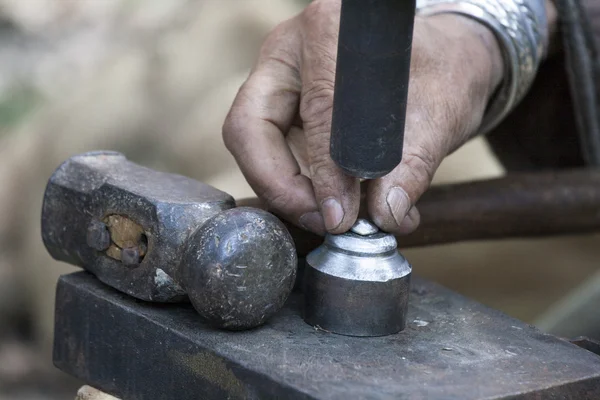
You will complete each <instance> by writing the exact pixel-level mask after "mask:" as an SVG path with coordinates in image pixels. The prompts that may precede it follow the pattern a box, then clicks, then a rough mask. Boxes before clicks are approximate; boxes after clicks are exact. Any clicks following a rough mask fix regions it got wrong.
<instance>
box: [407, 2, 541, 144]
mask: <svg viewBox="0 0 600 400" xmlns="http://www.w3.org/2000/svg"><path fill="white" fill-rule="evenodd" d="M443 13H455V14H461V15H464V16H467V17H470V18H473V19H475V20H477V21H479V22H481V23H482V24H484V25H486V26H487V27H488V28H489V29H490V30H492V32H493V33H494V34H495V36H496V38H497V40H498V42H499V44H500V47H501V50H502V54H503V58H504V65H505V77H504V80H503V83H502V85H501V87H500V88H499V90H498V92H497V94H496V95H495V97H494V99H493V100H492V102H491V103H490V104H489V106H488V109H487V110H486V113H485V115H484V117H483V121H482V123H481V126H480V133H481V134H485V133H487V132H489V131H490V130H491V129H493V128H494V127H496V126H497V125H498V124H499V123H500V122H501V121H502V120H503V119H504V118H505V117H506V115H507V114H508V113H509V112H511V111H512V110H513V108H514V107H515V106H516V105H517V104H518V103H519V102H520V101H521V100H522V99H523V97H525V94H526V93H527V91H528V90H529V88H530V86H531V84H532V83H533V80H534V79H535V76H536V74H537V70H538V67H539V65H540V62H541V60H542V59H543V57H544V55H545V52H546V47H547V18H546V9H545V4H544V0H417V14H418V15H435V14H443Z"/></svg>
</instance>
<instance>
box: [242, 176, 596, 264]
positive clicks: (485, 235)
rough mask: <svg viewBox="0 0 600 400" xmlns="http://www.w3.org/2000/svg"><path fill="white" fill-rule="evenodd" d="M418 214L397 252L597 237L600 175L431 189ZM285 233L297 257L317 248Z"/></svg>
mask: <svg viewBox="0 0 600 400" xmlns="http://www.w3.org/2000/svg"><path fill="white" fill-rule="evenodd" d="M254 204H257V203H256V200H254ZM417 208H418V209H419V211H420V213H421V224H420V226H419V228H418V229H417V230H416V231H415V232H413V233H412V234H410V235H406V236H398V237H397V238H398V245H399V247H400V248H407V247H421V246H430V245H436V244H444V243H453V242H461V241H469V240H489V239H503V238H511V237H512V238H514V237H539V236H552V235H559V234H578V233H588V232H594V231H600V170H598V169H575V170H565V171H560V172H541V173H522V174H510V175H508V176H505V177H502V178H498V179H490V180H485V181H474V182H468V183H459V184H450V185H439V186H433V187H431V189H429V191H428V192H426V193H425V194H424V195H423V196H422V198H421V199H420V200H419V202H418V204H417ZM361 212H362V211H361ZM365 214H366V213H364V212H363V215H365ZM288 229H289V230H290V233H291V234H292V236H293V237H294V240H295V242H296V247H297V250H298V253H299V255H300V256H302V255H304V254H307V253H308V252H309V251H310V250H312V249H314V248H315V247H317V246H318V245H320V244H321V243H322V238H320V237H318V236H317V235H314V234H311V233H308V232H306V231H304V230H302V229H299V228H297V227H295V226H291V225H290V224H288Z"/></svg>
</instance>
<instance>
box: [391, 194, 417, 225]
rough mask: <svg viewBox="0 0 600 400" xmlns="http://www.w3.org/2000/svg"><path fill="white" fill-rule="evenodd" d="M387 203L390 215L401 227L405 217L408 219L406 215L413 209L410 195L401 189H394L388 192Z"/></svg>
mask: <svg viewBox="0 0 600 400" xmlns="http://www.w3.org/2000/svg"><path fill="white" fill-rule="evenodd" d="M386 202H387V204H388V207H389V208H390V213H391V214H392V216H393V217H394V220H395V221H396V224H398V226H401V225H402V221H403V220H404V217H406V214H408V211H409V210H410V207H411V205H410V199H409V198H408V194H407V193H406V191H405V190H404V189H402V188H401V187H393V188H391V189H390V191H389V192H388V195H387V197H386Z"/></svg>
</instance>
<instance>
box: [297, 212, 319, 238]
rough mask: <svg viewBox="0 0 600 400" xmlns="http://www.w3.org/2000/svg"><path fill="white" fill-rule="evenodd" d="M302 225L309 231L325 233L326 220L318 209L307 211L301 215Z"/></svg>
mask: <svg viewBox="0 0 600 400" xmlns="http://www.w3.org/2000/svg"><path fill="white" fill-rule="evenodd" d="M299 222H300V225H302V227H303V228H304V229H306V230H307V231H311V232H314V233H316V234H318V235H324V234H325V222H324V221H323V217H322V216H321V213H320V212H318V211H312V212H307V213H306V214H304V215H302V216H301V217H300V221H299Z"/></svg>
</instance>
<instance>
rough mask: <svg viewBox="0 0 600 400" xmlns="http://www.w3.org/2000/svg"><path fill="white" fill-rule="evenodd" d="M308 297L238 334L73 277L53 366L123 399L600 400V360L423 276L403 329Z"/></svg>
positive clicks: (63, 281) (189, 312)
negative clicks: (323, 323)
mask: <svg viewBox="0 0 600 400" xmlns="http://www.w3.org/2000/svg"><path fill="white" fill-rule="evenodd" d="M301 296H302V294H301V293H298V292H295V293H293V294H292V296H291V297H290V298H289V299H288V301H287V303H286V305H285V306H284V308H283V309H282V310H280V312H279V313H278V314H276V315H275V316H274V317H273V318H272V319H271V320H269V321H268V322H267V323H266V324H265V325H264V326H262V327H259V328H256V329H254V330H249V331H242V332H228V331H223V330H218V329H214V328H211V327H210V326H209V325H208V324H206V323H204V322H202V321H201V320H200V319H199V318H198V314H197V313H196V312H195V311H194V309H193V308H192V307H191V306H189V305H186V304H169V305H159V304H156V303H146V302H144V301H140V300H136V299H134V298H133V297H130V296H127V295H125V294H123V293H121V292H118V291H116V290H114V289H112V288H110V287H109V286H106V285H104V284H103V283H101V282H100V281H99V280H97V279H96V278H95V277H94V276H93V275H91V274H89V273H88V272H78V273H74V274H71V275H65V276H63V277H61V278H60V281H59V283H58V288H57V299H56V332H55V347H54V363H55V365H56V366H57V367H58V368H60V369H61V370H63V371H64V372H67V373H68V374H70V375H73V376H75V377H77V378H79V379H81V380H83V381H84V382H85V383H87V384H89V385H90V386H93V387H96V388H98V389H100V390H102V391H104V392H107V393H110V394H113V395H115V396H117V397H119V398H121V399H123V400H145V399H148V400H158V399H177V400H187V399H227V398H228V399H444V400H451V399H457V400H458V399H460V400H469V399H472V400H475V399H578V400H582V399H600V357H599V356H598V355H596V354H594V353H593V352H591V351H588V350H585V349H584V348H582V347H579V346H576V345H575V344H572V343H570V342H569V341H568V340H565V339H562V338H558V337H555V336H552V335H549V334H545V333H543V332H541V331H539V330H538V329H536V328H535V327H533V326H530V325H527V324H525V323H523V322H521V321H518V320H516V319H513V318H510V317H508V316H506V315H504V314H502V313H501V312H499V311H496V310H493V309H490V308H488V307H486V306H484V305H481V304H479V303H477V302H475V301H472V300H470V299H468V298H465V297H463V296H461V295H459V294H457V293H454V292H452V291H450V290H448V289H446V288H443V287H441V286H439V285H437V284H435V283H432V282H429V281H426V280H423V279H419V278H418V277H415V278H414V281H413V285H412V289H411V293H410V296H411V297H410V306H409V312H408V324H407V328H406V329H405V330H404V331H402V332H400V333H399V334H396V335H392V336H385V337H375V338H373V337H371V338H360V337H348V336H340V335H336V334H332V333H329V332H326V331H323V330H319V329H315V328H314V327H311V326H310V325H308V324H306V323H305V322H304V321H303V319H302V317H301V315H300V304H301Z"/></svg>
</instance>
